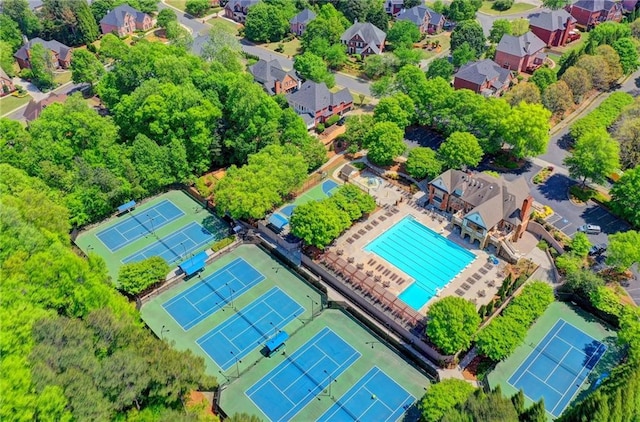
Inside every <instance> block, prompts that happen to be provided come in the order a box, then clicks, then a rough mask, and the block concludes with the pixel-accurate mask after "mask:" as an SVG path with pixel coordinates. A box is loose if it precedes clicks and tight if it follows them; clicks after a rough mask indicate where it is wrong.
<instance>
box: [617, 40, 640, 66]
mask: <svg viewBox="0 0 640 422" xmlns="http://www.w3.org/2000/svg"><path fill="white" fill-rule="evenodd" d="M612 47H613V49H614V50H616V53H618V56H619V57H620V65H621V66H622V71H623V72H624V73H626V74H629V73H631V72H633V71H634V70H636V69H637V68H638V48H637V47H636V44H635V43H634V42H633V40H632V39H631V37H625V38H620V39H619V40H617V41H616V42H614V43H613V46H612Z"/></svg>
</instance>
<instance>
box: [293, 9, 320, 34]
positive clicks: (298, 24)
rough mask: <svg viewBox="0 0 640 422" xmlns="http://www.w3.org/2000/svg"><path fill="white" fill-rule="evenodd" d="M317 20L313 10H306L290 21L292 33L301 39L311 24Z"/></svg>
mask: <svg viewBox="0 0 640 422" xmlns="http://www.w3.org/2000/svg"><path fill="white" fill-rule="evenodd" d="M315 18H316V14H315V13H314V12H313V11H312V10H309V9H304V10H303V11H302V12H300V13H298V14H297V15H295V16H294V17H293V18H291V20H290V21H289V29H290V30H291V33H293V34H296V35H297V36H299V37H300V36H302V34H303V33H304V30H305V29H307V25H308V24H309V22H311V21H312V20H314V19H315Z"/></svg>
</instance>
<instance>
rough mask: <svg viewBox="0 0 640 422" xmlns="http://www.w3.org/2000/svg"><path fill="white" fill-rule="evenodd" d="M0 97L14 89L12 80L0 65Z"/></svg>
mask: <svg viewBox="0 0 640 422" xmlns="http://www.w3.org/2000/svg"><path fill="white" fill-rule="evenodd" d="M0 87H1V88H0V97H4V96H5V95H8V94H11V93H12V92H13V91H15V90H16V87H15V86H14V85H13V81H12V80H11V78H10V77H9V75H7V73H6V72H5V71H4V70H3V69H2V68H1V67H0Z"/></svg>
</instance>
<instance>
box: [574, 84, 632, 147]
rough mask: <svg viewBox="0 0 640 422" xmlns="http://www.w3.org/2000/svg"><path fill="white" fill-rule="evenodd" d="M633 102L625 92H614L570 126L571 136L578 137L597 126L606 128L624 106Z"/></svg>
mask: <svg viewBox="0 0 640 422" xmlns="http://www.w3.org/2000/svg"><path fill="white" fill-rule="evenodd" d="M631 103H633V97H632V96H631V95H630V94H628V93H626V92H615V93H613V94H611V95H610V96H609V97H608V98H607V99H606V100H604V101H603V102H602V104H600V105H599V106H598V107H596V108H595V110H593V111H592V112H591V113H589V114H588V115H587V116H585V117H583V118H582V119H580V120H578V121H577V122H575V123H574V124H573V126H571V137H572V138H573V139H575V140H578V139H580V137H581V136H582V135H584V134H585V133H589V132H592V131H594V130H595V129H598V128H605V129H608V128H609V127H610V126H611V125H612V124H613V123H614V122H615V121H616V120H617V119H618V116H620V114H621V113H622V110H623V109H624V107H625V106H627V105H629V104H631Z"/></svg>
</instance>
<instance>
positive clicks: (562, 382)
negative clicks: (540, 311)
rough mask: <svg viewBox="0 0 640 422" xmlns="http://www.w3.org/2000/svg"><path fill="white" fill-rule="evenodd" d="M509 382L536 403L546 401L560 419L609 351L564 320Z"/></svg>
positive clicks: (548, 407) (554, 327) (560, 321)
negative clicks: (541, 399) (542, 399)
mask: <svg viewBox="0 0 640 422" xmlns="http://www.w3.org/2000/svg"><path fill="white" fill-rule="evenodd" d="M531 346H532V347H533V350H532V351H531V353H530V354H529V356H528V357H527V359H526V360H525V361H524V362H523V363H522V364H521V365H520V367H519V368H518V369H516V371H515V372H514V373H513V375H512V376H511V378H509V381H508V382H509V384H511V385H512V386H513V387H515V388H516V389H522V390H523V391H524V394H525V395H526V396H527V397H529V398H530V399H531V400H533V401H538V400H540V398H544V404H545V407H546V409H547V411H548V412H549V413H551V415H553V416H554V417H558V416H560V414H561V413H562V412H563V410H564V409H565V407H567V405H568V404H569V402H570V401H571V399H572V398H573V396H574V395H575V394H576V392H577V391H578V390H579V389H580V387H581V386H582V383H583V382H584V381H585V379H587V377H588V375H589V374H590V373H591V371H592V370H593V369H594V368H595V366H596V364H597V363H598V361H599V360H600V358H601V357H602V355H604V353H605V352H606V350H607V347H606V346H605V345H604V344H603V343H601V342H599V341H597V340H595V339H594V338H593V337H591V336H590V335H588V334H586V333H585V332H583V331H582V330H580V329H578V328H576V327H575V326H573V325H571V324H569V323H568V322H566V321H565V320H563V319H560V320H558V322H556V324H555V325H554V326H553V327H552V328H551V330H550V331H549V332H548V333H547V335H546V336H545V337H544V338H543V339H542V341H541V342H540V343H539V344H538V345H537V346H535V345H533V344H532V345H531Z"/></svg>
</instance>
